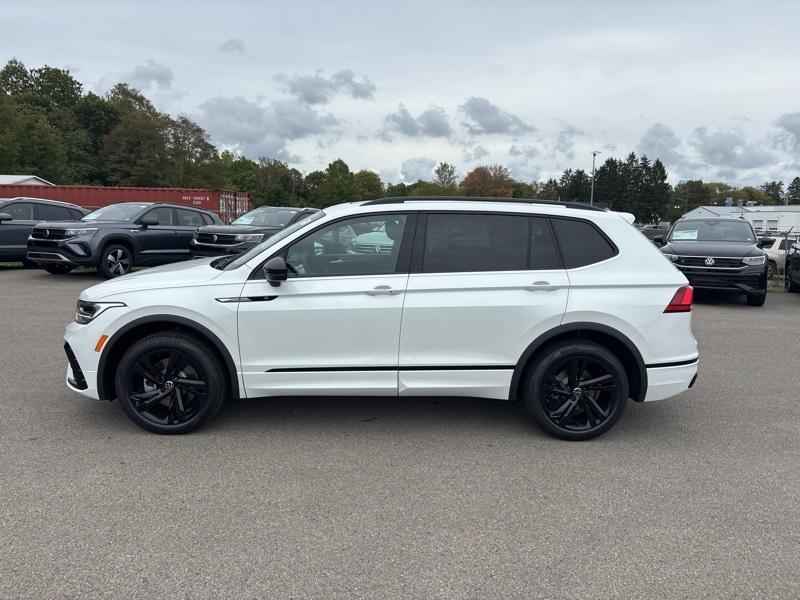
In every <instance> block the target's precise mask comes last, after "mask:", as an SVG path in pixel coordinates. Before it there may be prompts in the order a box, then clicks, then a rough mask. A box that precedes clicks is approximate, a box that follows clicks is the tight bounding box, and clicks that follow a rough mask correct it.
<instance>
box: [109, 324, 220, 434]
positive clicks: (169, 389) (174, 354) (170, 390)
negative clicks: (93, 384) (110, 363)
mask: <svg viewBox="0 0 800 600" xmlns="http://www.w3.org/2000/svg"><path fill="white" fill-rule="evenodd" d="M226 381H227V379H226V373H225V367H224V365H223V363H222V361H221V359H220V358H219V356H218V355H217V353H216V352H215V351H214V349H213V348H212V347H210V346H209V345H208V344H207V343H205V342H204V341H202V340H200V339H198V338H196V337H194V336H192V335H188V334H185V333H178V332H168V333H156V334H153V335H149V336H147V337H145V338H142V339H141V340H139V341H138V342H136V343H134V344H133V345H132V346H131V347H130V348H129V349H128V351H127V352H125V354H124V355H123V357H122V360H121V361H120V363H119V365H118V367H117V372H116V376H115V382H114V383H115V387H116V392H117V398H118V399H119V401H120V404H121V405H122V408H123V410H124V411H125V413H126V414H127V415H128V417H130V418H131V420H132V421H133V422H134V423H136V424H137V425H139V426H140V427H142V428H144V429H147V430H148V431H152V432H154V433H161V434H177V433H188V432H190V431H194V430H195V429H197V428H198V427H200V426H201V425H203V424H204V423H207V422H208V421H210V420H211V419H212V418H213V417H214V415H216V414H217V411H219V409H220V408H221V407H222V404H223V403H224V402H225V398H226V395H227V387H226V384H225V382H226Z"/></svg>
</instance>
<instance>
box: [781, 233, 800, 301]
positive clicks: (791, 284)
mask: <svg viewBox="0 0 800 600" xmlns="http://www.w3.org/2000/svg"><path fill="white" fill-rule="evenodd" d="M783 277H784V286H785V289H786V291H787V292H789V293H791V294H797V293H800V241H796V242H794V243H792V244H791V246H789V248H788V249H787V250H786V263H785V265H784V268H783Z"/></svg>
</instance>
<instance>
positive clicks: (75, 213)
mask: <svg viewBox="0 0 800 600" xmlns="http://www.w3.org/2000/svg"><path fill="white" fill-rule="evenodd" d="M69 212H70V214H71V215H72V218H73V219H77V220H78V221H80V220H81V219H82V218H83V213H82V212H81V211H79V210H75V209H74V208H72V209H70V211H69Z"/></svg>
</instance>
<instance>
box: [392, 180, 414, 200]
mask: <svg viewBox="0 0 800 600" xmlns="http://www.w3.org/2000/svg"><path fill="white" fill-rule="evenodd" d="M408 195H409V194H408V186H407V185H406V184H405V183H403V182H402V181H401V182H400V183H390V184H389V185H387V186H386V196H387V197H389V198H405V197H406V196H408Z"/></svg>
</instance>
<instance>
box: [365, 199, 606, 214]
mask: <svg viewBox="0 0 800 600" xmlns="http://www.w3.org/2000/svg"><path fill="white" fill-rule="evenodd" d="M404 202H516V203H519V204H544V205H545V206H563V207H564V208H577V209H579V210H595V211H598V210H599V211H600V212H605V210H604V209H602V208H599V207H597V206H591V205H590V204H585V203H583V202H560V201H558V200H536V199H533V198H494V197H487V196H401V197H395V198H379V199H377V200H367V201H366V202H364V203H363V204H362V206H376V205H380V204H402V203H404Z"/></svg>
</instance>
